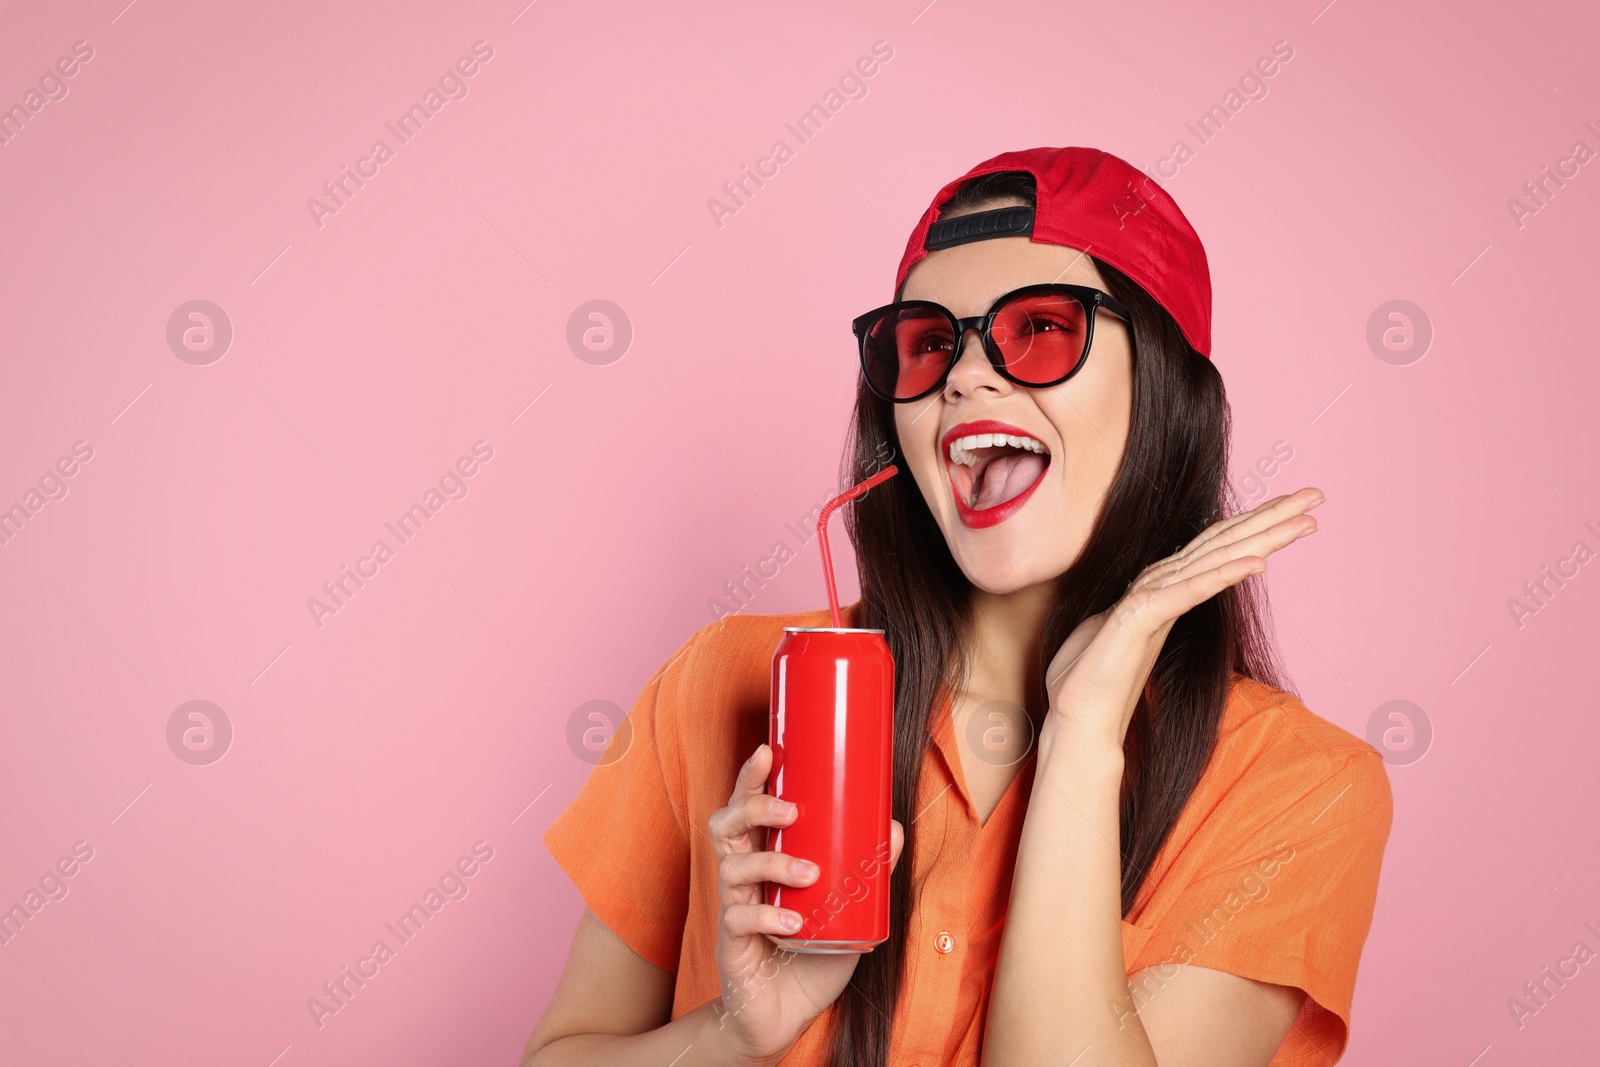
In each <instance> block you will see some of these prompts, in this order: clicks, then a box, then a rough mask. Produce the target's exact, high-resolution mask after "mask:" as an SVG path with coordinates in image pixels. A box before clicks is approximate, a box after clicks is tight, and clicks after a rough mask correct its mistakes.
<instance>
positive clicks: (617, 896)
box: [544, 634, 699, 972]
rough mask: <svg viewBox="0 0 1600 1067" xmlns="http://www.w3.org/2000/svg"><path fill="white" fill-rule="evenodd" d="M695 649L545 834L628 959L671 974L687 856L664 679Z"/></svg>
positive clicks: (655, 684)
mask: <svg viewBox="0 0 1600 1067" xmlns="http://www.w3.org/2000/svg"><path fill="white" fill-rule="evenodd" d="M698 636H699V635H698V634H697V635H696V637H698ZM694 641H695V638H691V639H690V641H689V642H688V643H687V644H685V645H684V647H683V648H681V649H679V650H678V652H677V653H676V654H675V655H674V656H673V657H672V659H670V660H668V661H667V663H666V664H665V665H664V666H663V667H662V668H661V670H659V671H657V672H656V675H655V677H653V678H652V679H651V680H650V682H649V684H647V685H646V686H645V687H644V690H643V691H642V692H641V693H640V694H639V698H638V700H636V701H635V702H634V705H633V707H632V709H631V710H630V711H629V712H628V715H627V718H626V719H625V720H624V721H623V723H622V724H621V725H619V726H618V727H617V728H616V731H615V732H614V733H613V734H612V736H611V740H610V742H609V743H608V744H607V746H606V748H605V750H604V753H603V754H602V756H601V757H600V762H599V764H598V765H597V766H596V767H595V768H594V770H592V771H591V772H590V773H589V777H588V780H587V781H585V782H584V784H583V787H582V788H581V789H580V790H579V791H578V795H577V796H576V797H574V798H573V800H572V802H571V803H570V804H569V805H567V807H566V809H565V810H564V811H562V812H561V814H560V815H558V816H557V817H556V819H555V821H554V822H553V823H551V824H550V826H549V828H548V829H546V830H545V832H544V843H545V847H546V848H548V849H549V850H550V855H551V856H552V857H554V859H555V861H556V863H558V864H559V865H560V866H561V868H562V869H563V870H565V871H566V872H567V876H568V877H570V878H571V879H572V881H573V884H574V885H576V886H577V888H578V891H579V893H581V894H582V896H583V900H584V903H586V904H587V905H588V906H589V909H590V910H591V911H593V912H594V913H595V915H596V916H598V917H599V918H600V921H602V922H604V923H605V924H606V926H608V927H609V928H610V929H611V930H612V932H614V933H615V934H616V935H617V936H618V937H620V938H621V939H622V940H623V941H624V942H625V943H626V944H627V945H628V947H629V948H631V949H633V951H634V952H636V953H638V954H639V955H640V956H642V957H644V958H645V959H646V960H649V961H650V962H651V963H653V964H655V965H656V966H657V967H660V968H661V969H662V970H664V971H671V972H676V971H677V970H678V957H679V952H680V949H681V946H682V943H683V930H684V922H685V919H686V917H687V912H688V898H689V863H690V855H689V836H688V825H687V822H686V820H685V818H684V815H683V813H684V811H685V810H686V809H685V802H684V796H683V792H684V786H683V776H682V774H681V773H680V764H679V761H678V756H679V749H678V737H677V733H676V726H677V723H676V720H675V717H674V715H673V707H672V703H673V702H672V699H671V695H670V694H672V693H673V692H674V691H675V689H674V687H673V686H672V685H671V684H670V678H669V672H670V671H671V670H672V669H673V667H674V665H676V664H678V663H679V662H680V661H681V660H682V659H683V658H684V655H685V653H686V652H688V650H689V648H690V646H692V645H693V644H694ZM641 872H649V876H648V877H643V876H641Z"/></svg>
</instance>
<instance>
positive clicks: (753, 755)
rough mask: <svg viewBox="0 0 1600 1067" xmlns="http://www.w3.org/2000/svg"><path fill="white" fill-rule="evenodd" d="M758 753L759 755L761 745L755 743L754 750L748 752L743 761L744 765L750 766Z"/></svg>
mask: <svg viewBox="0 0 1600 1067" xmlns="http://www.w3.org/2000/svg"><path fill="white" fill-rule="evenodd" d="M759 755H761V746H760V745H757V746H756V750H755V751H754V752H752V753H750V756H749V758H748V759H746V760H745V761H744V765H745V766H746V767H748V766H750V765H751V764H752V763H754V762H755V761H756V757H757V756H759Z"/></svg>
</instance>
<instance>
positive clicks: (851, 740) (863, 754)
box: [765, 626, 894, 952]
mask: <svg viewBox="0 0 1600 1067" xmlns="http://www.w3.org/2000/svg"><path fill="white" fill-rule="evenodd" d="M769 725H770V733H769V740H770V742H771V745H772V772H771V774H770V775H769V776H768V778H767V792H768V793H770V794H771V795H773V796H775V797H777V798H779V799H780V800H787V801H790V802H792V803H793V804H794V805H795V806H796V808H797V809H798V810H797V811H796V813H795V819H794V821H793V822H792V823H790V824H789V825H788V826H785V827H781V828H776V827H775V828H769V829H768V831H767V833H768V837H767V847H768V849H769V850H772V851H776V852H783V853H785V854H787V855H790V856H795V857H798V858H800V859H807V860H810V861H812V862H813V863H815V864H816V865H817V866H818V868H819V871H818V875H817V879H816V881H814V882H812V883H811V884H810V885H808V886H800V887H796V886H786V885H779V884H777V883H775V882H768V883H766V891H765V899H766V902H767V903H768V904H773V905H777V906H779V907H784V908H789V909H792V910H794V911H796V912H799V913H800V915H801V916H802V919H803V922H802V924H801V927H800V929H799V931H797V932H796V933H795V934H794V936H792V937H780V938H773V940H774V941H775V942H777V944H778V945H779V946H780V947H782V948H785V949H788V950H789V951H791V952H865V951H868V950H870V949H872V948H873V947H874V946H876V945H879V944H881V943H883V942H884V941H885V940H887V939H888V937H889V821H890V818H891V805H892V794H891V790H892V785H893V781H894V657H893V656H891V655H890V653H889V645H888V643H887V642H886V641H884V639H883V631H882V630H848V629H831V628H809V627H795V626H788V627H785V628H784V632H783V639H782V640H781V641H779V642H778V648H777V651H775V652H774V653H773V656H772V705H771V713H770V724H769Z"/></svg>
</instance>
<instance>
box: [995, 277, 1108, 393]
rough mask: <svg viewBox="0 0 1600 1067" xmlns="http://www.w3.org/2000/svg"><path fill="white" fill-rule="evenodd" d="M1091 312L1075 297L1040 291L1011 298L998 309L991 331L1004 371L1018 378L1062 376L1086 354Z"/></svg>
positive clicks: (1044, 380)
mask: <svg viewBox="0 0 1600 1067" xmlns="http://www.w3.org/2000/svg"><path fill="white" fill-rule="evenodd" d="M1088 335H1089V316H1088V314H1087V313H1086V312H1085V311H1084V308H1083V305H1082V304H1081V303H1079V302H1078V300H1077V298H1076V297H1072V296H1068V295H1067V294H1065V293H1036V294H1034V295H1032V296H1023V297H1018V298H1017V299H1015V300H1011V301H1009V302H1007V303H1006V304H1005V305H1004V306H1003V307H1001V308H1000V309H999V311H998V312H997V313H996V314H995V317H994V323H993V325H992V326H990V328H989V336H990V337H991V339H992V340H993V341H994V344H995V347H996V348H998V349H999V350H1000V356H1001V359H1002V360H1003V361H1004V362H1005V367H1006V370H1007V371H1008V372H1009V373H1010V374H1012V375H1013V376H1014V377H1016V378H1017V379H1018V380H1019V381H1024V382H1030V383H1037V384H1046V383H1049V382H1056V381H1060V380H1061V379H1062V378H1065V377H1066V376H1067V375H1068V374H1071V373H1072V371H1073V370H1074V369H1075V368H1076V367H1077V366H1078V363H1079V362H1080V361H1081V360H1082V359H1083V346H1084V339H1085V338H1086V337H1088Z"/></svg>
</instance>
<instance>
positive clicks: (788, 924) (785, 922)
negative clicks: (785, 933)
mask: <svg viewBox="0 0 1600 1067" xmlns="http://www.w3.org/2000/svg"><path fill="white" fill-rule="evenodd" d="M778 925H780V926H782V927H783V928H784V929H785V930H798V929H800V916H798V915H796V914H795V913H794V912H792V911H786V912H784V913H783V916H782V917H781V918H780V919H779V920H778Z"/></svg>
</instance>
